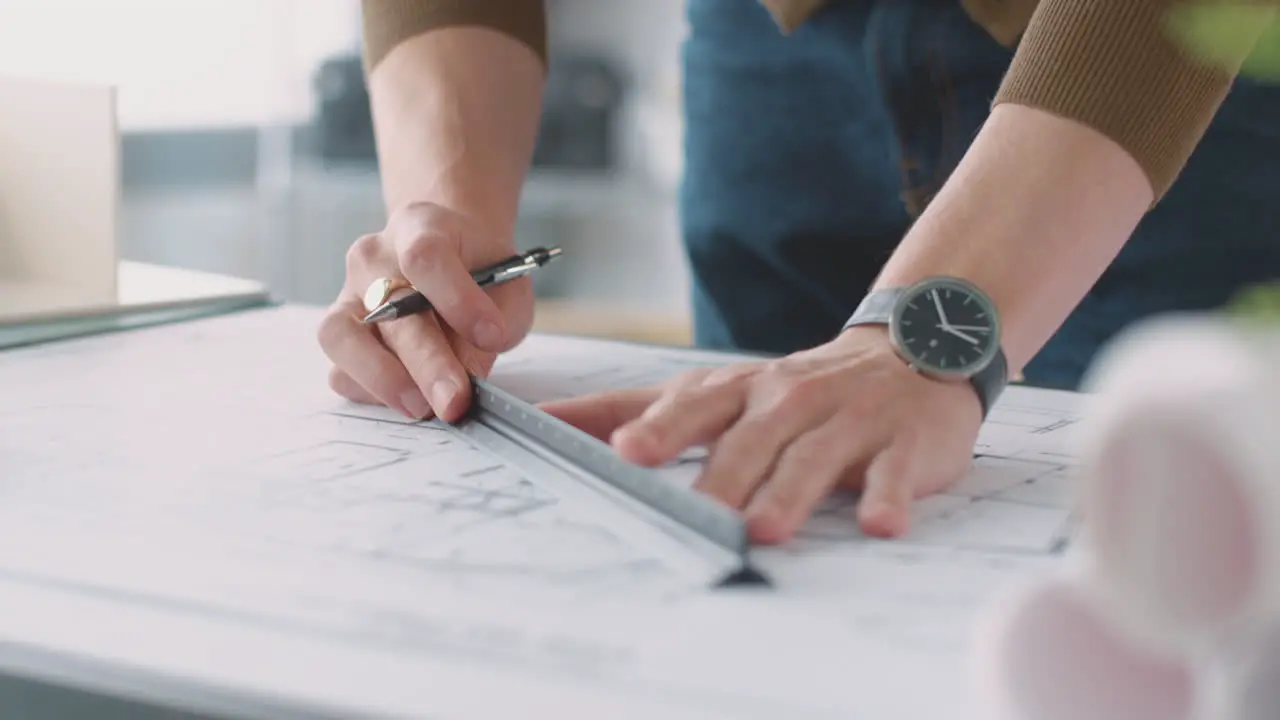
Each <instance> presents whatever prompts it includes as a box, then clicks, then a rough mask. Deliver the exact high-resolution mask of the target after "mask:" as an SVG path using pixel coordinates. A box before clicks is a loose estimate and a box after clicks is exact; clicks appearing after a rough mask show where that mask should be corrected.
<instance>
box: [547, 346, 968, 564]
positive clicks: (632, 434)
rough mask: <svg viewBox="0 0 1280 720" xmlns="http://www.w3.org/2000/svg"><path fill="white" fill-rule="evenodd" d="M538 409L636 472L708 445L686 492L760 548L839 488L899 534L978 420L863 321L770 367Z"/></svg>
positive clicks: (961, 386)
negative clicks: (712, 505) (733, 513)
mask: <svg viewBox="0 0 1280 720" xmlns="http://www.w3.org/2000/svg"><path fill="white" fill-rule="evenodd" d="M543 407H544V409H546V410H547V411H548V412H550V413H551V414H553V415H555V416H557V417H559V418H560V419H562V420H564V421H566V422H568V423H570V424H572V425H575V426H577V427H578V428H580V429H582V430H583V431H585V432H587V433H590V434H592V435H594V436H596V437H598V438H600V439H602V440H605V441H607V442H610V443H612V445H613V446H614V447H615V448H616V449H617V451H618V453H619V454H620V455H621V456H622V457H623V458H625V459H627V460H630V461H632V462H635V463H637V464H640V465H647V466H656V465H662V464H664V463H667V462H670V461H672V460H674V459H675V458H676V457H677V456H678V455H679V454H680V453H681V452H683V451H684V450H686V449H688V448H691V447H696V446H699V445H705V446H707V447H708V448H709V450H710V453H709V457H708V460H707V464H706V466H705V467H704V469H703V470H702V472H701V475H700V476H699V478H698V480H697V481H696V483H695V488H696V489H698V490H701V491H703V492H706V493H708V494H709V495H711V496H713V497H716V498H718V499H719V500H721V501H722V502H724V503H726V504H727V505H729V506H730V507H732V508H737V509H741V510H743V511H744V512H745V515H746V519H747V522H748V528H749V529H750V532H751V535H752V536H753V538H754V539H755V540H756V541H757V542H765V543H774V542H783V541H785V540H787V539H788V538H790V537H791V536H792V535H793V534H794V533H795V532H796V531H797V530H798V529H799V528H800V527H801V526H803V525H804V523H805V521H806V520H807V519H808V518H809V517H810V515H811V514H812V513H813V511H814V510H815V509H816V508H817V506H818V504H819V503H820V502H821V501H822V500H823V498H825V497H826V495H827V494H828V493H829V492H830V491H831V490H833V489H835V488H838V487H839V488H847V489H854V490H861V491H862V499H861V500H860V502H859V503H858V509H857V520H858V522H859V523H860V525H861V527H862V529H863V530H864V531H865V532H867V533H869V534H871V535H875V536H880V537H892V536H898V535H901V534H902V533H903V532H905V531H906V529H907V520H908V514H909V510H910V505H911V501H912V500H913V499H914V498H917V497H921V496H924V495H928V494H932V493H935V492H938V491H940V490H943V489H945V488H946V487H948V486H949V485H951V484H952V483H953V482H955V481H956V480H958V479H959V478H960V477H961V476H962V475H963V474H964V473H965V472H966V471H967V470H968V469H969V467H970V464H971V462H972V457H973V445H974V442H975V441H976V440H977V436H978V428H979V426H980V425H981V414H982V413H981V409H980V407H981V406H980V404H979V401H978V396H977V394H976V393H975V392H974V390H973V388H972V387H971V386H970V385H969V384H968V383H962V382H942V381H938V380H932V379H929V378H926V377H923V376H921V375H918V374H917V373H915V372H914V371H912V370H911V369H910V368H909V367H907V365H906V364H905V363H904V362H903V361H902V360H901V359H900V358H899V357H898V356H897V355H896V353H895V352H894V351H893V348H892V347H891V345H890V344H889V338H888V334H887V332H886V331H885V330H884V329H883V328H879V327H870V326H863V327H856V328H851V329H849V330H846V331H844V332H843V333H841V334H840V336H839V337H837V338H836V339H835V340H833V341H831V342H829V343H827V344H825V345H822V346H819V347H817V348H814V349H812V350H807V351H804V352H799V353H795V354H793V355H789V356H787V357H784V358H780V359H776V360H768V361H761V362H750V363H743V364H736V365H729V366H726V367H723V368H716V369H699V370H695V371H691V372H688V373H685V374H682V375H680V376H678V377H676V378H674V379H672V380H671V381H669V382H667V383H664V384H662V385H659V386H655V387H648V388H641V389H636V390H622V391H612V392H605V393H599V394H595V395H589V396H586V397H580V398H573V399H569V400H557V401H553V402H548V403H545V404H544V405H543Z"/></svg>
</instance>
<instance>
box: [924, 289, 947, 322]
mask: <svg viewBox="0 0 1280 720" xmlns="http://www.w3.org/2000/svg"><path fill="white" fill-rule="evenodd" d="M929 294H930V295H931V296H933V306H934V307H935V308H937V309H938V322H940V323H942V327H944V328H945V327H949V326H950V325H951V324H950V323H948V322H947V313H946V311H944V310H943V309H942V299H941V298H939V297H938V289H937V288H934V289H933V290H931V291H929Z"/></svg>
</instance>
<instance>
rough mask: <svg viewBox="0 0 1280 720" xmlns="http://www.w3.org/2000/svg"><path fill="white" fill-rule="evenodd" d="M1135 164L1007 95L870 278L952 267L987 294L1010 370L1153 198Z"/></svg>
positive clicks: (1070, 304)
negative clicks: (876, 274)
mask: <svg viewBox="0 0 1280 720" xmlns="http://www.w3.org/2000/svg"><path fill="white" fill-rule="evenodd" d="M1151 197H1152V190H1151V186H1150V184H1149V182H1148V180H1147V178H1146V175H1145V173H1144V172H1143V171H1142V169H1141V167H1140V166H1139V165H1138V164H1137V163H1136V162H1135V161H1134V160H1133V158H1132V157H1131V156H1129V155H1128V154H1126V153H1125V152H1124V151H1123V150H1122V149H1121V148H1120V147H1119V146H1118V145H1116V144H1115V143H1114V142H1112V141H1110V140H1109V139H1107V138H1105V137H1104V136H1102V135H1101V134H1100V133H1097V132H1096V131H1094V130H1092V129H1089V128H1086V127H1085V126H1083V125H1080V124H1078V123H1075V122H1073V121H1070V120H1066V119H1063V118H1059V117H1056V116H1052V115H1049V114H1048V113H1045V112H1042V111H1038V110H1034V109H1031V108H1026V107H1021V106H1015V105H1002V106H1000V107H998V108H997V109H996V110H995V111H993V112H992V114H991V117H990V118H989V120H988V122H987V123H986V125H985V126H984V127H983V129H982V131H981V132H980V133H979V135H978V137H977V138H976V139H975V140H974V143H973V145H972V146H971V148H970V149H969V151H968V153H966V155H965V157H964V159H963V160H962V162H961V163H960V165H959V167H957V169H956V171H955V173H953V175H952V177H951V178H950V179H949V180H948V181H947V183H946V185H945V186H944V187H943V189H942V191H941V192H940V193H939V194H938V196H937V197H936V198H935V199H934V200H933V202H932V203H931V204H930V205H929V207H928V208H927V209H926V210H925V212H924V213H923V214H922V215H921V216H920V218H919V220H918V221H917V222H916V223H915V224H914V225H913V226H912V229H911V231H910V232H909V233H908V234H907V236H906V237H905V238H904V239H903V241H902V243H901V245H900V246H899V248H898V250H897V251H896V252H895V253H894V255H893V257H892V258H890V260H889V262H888V264H887V265H886V266H885V269H884V271H883V272H882V273H881V275H880V277H879V278H878V279H877V281H876V283H875V285H874V287H875V288H886V287H905V286H908V285H911V284H912V283H915V282H917V281H919V280H921V279H923V278H925V277H930V276H952V277H959V278H963V279H965V280H968V281H969V282H971V283H973V284H975V285H976V286H978V287H979V288H981V289H982V291H983V292H985V293H986V294H988V295H989V296H990V297H991V299H992V301H993V302H994V304H995V306H996V308H997V310H998V312H999V313H1000V317H1001V325H1002V336H1001V341H1002V345H1003V347H1004V350H1005V355H1006V358H1007V361H1008V363H1009V370H1010V373H1011V374H1016V373H1017V372H1020V370H1021V369H1022V367H1023V366H1024V365H1025V364H1026V362H1027V361H1028V360H1030V358H1031V357H1032V356H1033V355H1034V354H1035V353H1036V352H1037V351H1038V350H1039V348H1040V347H1041V346H1042V345H1043V344H1044V343H1045V342H1046V341H1047V340H1048V339H1049V337H1050V336H1052V334H1053V333H1054V332H1055V331H1056V330H1057V328H1058V327H1059V326H1060V325H1061V323H1062V322H1063V321H1064V320H1065V319H1066V317H1067V315H1068V314H1069V313H1070V311H1071V310H1072V309H1073V308H1074V307H1075V305H1076V304H1077V303H1078V302H1079V301H1080V299H1081V298H1082V297H1084V294H1085V293H1086V292H1088V290H1089V288H1090V287H1091V286H1092V285H1093V283H1094V282H1096V280H1097V278H1098V277H1099V276H1100V275H1101V274H1102V272H1103V270H1105V268H1106V266H1107V265H1108V264H1109V263H1110V262H1111V260H1112V259H1114V257H1115V255H1116V253H1118V252H1119V250H1120V248H1121V246H1122V245H1123V244H1124V242H1125V240H1126V239H1127V238H1128V237H1129V235H1130V234H1131V233H1132V231H1133V229H1134V227H1135V226H1136V225H1137V223H1138V221H1139V220H1140V219H1141V217H1142V215H1143V214H1144V213H1145V212H1146V209H1147V208H1148V206H1149V205H1150V202H1151Z"/></svg>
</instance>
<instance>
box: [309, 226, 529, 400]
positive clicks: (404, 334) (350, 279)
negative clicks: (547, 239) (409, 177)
mask: <svg viewBox="0 0 1280 720" xmlns="http://www.w3.org/2000/svg"><path fill="white" fill-rule="evenodd" d="M513 252H515V250H514V248H513V246H512V245H511V243H510V242H509V241H508V240H505V239H495V238H493V237H488V236H485V235H484V234H483V233H482V231H481V230H480V228H479V226H478V224H477V223H476V221H474V220H473V219H471V218H469V217H466V216H463V215H460V214H458V213H456V212H453V211H451V210H448V209H446V208H443V207H441V206H439V205H434V204H429V203H422V204H417V205H412V206H409V207H407V208H405V209H404V210H402V211H400V212H397V213H395V214H393V215H392V217H391V218H390V220H389V221H388V222H387V227H386V228H385V229H384V230H383V231H382V232H380V233H378V234H375V235H366V236H364V237H362V238H360V239H358V240H356V241H355V243H354V244H352V246H351V249H350V251H349V252H348V253H347V278H346V283H345V285H344V286H343V288H342V292H341V293H340V294H339V296H338V299H337V300H336V301H335V302H334V304H333V305H332V306H331V307H330V308H329V312H328V314H327V315H326V316H325V318H324V320H323V321H322V322H321V324H320V328H319V332H318V335H319V340H320V346H321V347H322V348H323V349H324V352H325V353H326V354H327V355H328V357H329V359H330V360H332V361H333V368H332V369H331V370H330V373H329V384H330V386H331V387H332V388H333V389H334V390H335V391H336V392H338V393H339V394H341V395H343V396H344V397H346V398H349V399H351V400H354V401H356V402H365V403H372V404H382V405H386V406H388V407H391V408H394V409H396V410H398V411H400V412H402V413H404V414H405V415H407V416H409V417H411V418H414V419H423V418H426V417H429V416H430V415H432V414H434V415H436V416H438V417H440V418H441V419H444V420H446V421H453V420H455V419H457V418H458V417H459V416H460V415H461V414H462V413H463V412H465V411H466V409H467V406H468V404H469V402H470V397H471V396H470V383H469V379H468V373H471V374H474V375H477V376H480V377H484V376H486V375H487V374H488V373H489V371H490V370H491V369H492V367H493V362H494V360H495V359H496V357H497V353H499V352H502V351H504V350H507V349H509V348H511V347H513V346H515V345H516V343H518V342H519V341H520V340H522V339H523V338H524V336H525V335H526V334H528V332H529V328H530V326H531V325H532V324H533V286H532V284H531V281H530V279H529V278H518V279H516V280H513V281H511V282H508V283H504V284H502V285H498V286H495V287H492V288H489V289H488V291H487V292H486V290H485V289H483V288H481V287H480V286H479V285H477V284H476V283H475V281H474V280H472V279H471V271H472V270H473V269H475V268H477V267H480V266H482V265H485V264H488V263H491V262H495V261H497V260H501V259H502V258H504V257H506V256H508V255H511V254H512V253H513ZM379 277H403V278H405V279H406V280H408V281H409V282H410V283H411V284H413V286H414V287H415V288H417V290H418V291H419V292H421V293H422V294H423V295H425V296H426V297H427V299H429V300H430V301H431V303H432V306H433V308H434V310H433V311H432V312H426V313H421V314H418V315H413V316H409V317H404V318H400V319H397V320H391V321H388V322H383V323H380V324H376V325H365V324H363V323H362V322H361V319H362V318H363V317H364V316H365V315H366V314H367V311H366V310H365V307H364V300H363V298H364V293H365V290H366V289H367V288H368V287H369V284H370V283H372V282H373V281H374V280H375V279H377V278H379Z"/></svg>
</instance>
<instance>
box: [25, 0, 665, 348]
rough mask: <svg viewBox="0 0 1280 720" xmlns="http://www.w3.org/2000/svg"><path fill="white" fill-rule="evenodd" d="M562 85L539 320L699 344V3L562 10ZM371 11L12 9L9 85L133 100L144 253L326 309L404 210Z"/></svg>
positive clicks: (297, 0)
mask: <svg viewBox="0 0 1280 720" xmlns="http://www.w3.org/2000/svg"><path fill="white" fill-rule="evenodd" d="M548 13H549V26H550V33H551V35H550V53H551V72H550V75H549V79H548V86H547V88H546V92H545V103H546V105H545V107H546V111H545V117H544V120H543V124H542V128H541V132H540V136H539V141H538V147H537V151H536V153H535V159H534V170H533V172H532V174H531V175H530V178H529V183H528V185H527V187H526V189H525V192H524V196H523V200H522V207H521V214H520V221H519V226H518V230H517V241H518V243H519V245H520V246H521V247H532V246H534V245H549V244H557V245H561V246H562V247H564V248H565V249H566V258H565V260H564V261H561V262H560V263H558V264H553V265H552V266H549V267H548V268H547V269H546V270H545V271H543V272H542V273H541V274H540V275H538V276H537V280H536V285H535V287H536V288H537V294H538V296H539V301H540V305H539V311H538V327H537V328H536V329H539V330H544V331H557V332H574V333H583V334H592V335H604V336H612V337H624V338H631V339H641V340H650V341H658V342H669V343H676V344H683V343H686V342H687V341H688V337H689V322H688V299H687V290H686V288H687V271H686V267H685V262H684V257H683V253H682V249H681V247H680V244H679V236H678V230H677V226H676V206H675V203H676V183H677V180H678V176H679V164H680V158H679V154H680V128H679V126H680V122H679V115H680V108H679V78H678V53H679V43H680V40H681V38H682V35H683V31H684V27H683V22H684V18H683V14H682V13H683V3H682V2H681V0H610V2H599V0H549V2H548ZM360 35H361V33H360V8H359V0H113V1H112V2H101V1H100V0H0V74H6V75H16V76H20V77H21V76H38V77H45V76H49V77H57V78H73V79H85V80H91V81H96V82H104V81H105V82H109V83H112V84H114V85H115V86H116V87H117V88H118V92H119V96H118V97H119V106H118V114H119V122H120V131H121V134H122V138H121V142H122V146H121V151H122V157H121V162H122V177H121V181H122V207H121V219H120V242H121V252H122V255H123V258H124V259H128V260H137V261H142V262H149V263H156V264H161V265H167V266H171V267H177V268H185V269H191V270H202V271H208V272H215V273H221V274H227V275H234V276H237V277H242V278H247V279H251V280H255V281H258V282H262V283H264V284H265V285H266V286H267V287H268V288H269V289H270V291H271V292H272V294H273V295H275V296H276V297H277V298H279V299H281V300H286V301H291V302H301V303H313V304H328V303H329V302H330V301H331V300H332V299H333V298H334V296H335V295H336V294H337V292H338V291H339V289H340V287H341V284H342V279H343V257H344V254H345V252H346V249H347V247H348V246H349V245H350V243H351V242H352V241H353V240H354V239H355V238H356V237H358V236H360V235H362V234H365V233H368V232H374V231H377V230H379V229H381V228H382V226H383V224H384V222H385V214H384V211H383V206H382V199H381V195H380V188H379V183H378V178H377V163H376V158H375V157H374V154H373V138H372V131H371V127H370V123H369V116H368V112H369V111H368V99H367V96H366V94H365V87H364V80H363V75H362V69H361V64H360V63H361V59H360V52H361V47H360Z"/></svg>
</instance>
